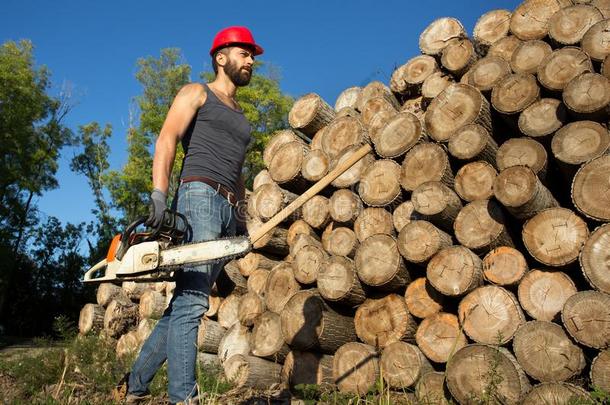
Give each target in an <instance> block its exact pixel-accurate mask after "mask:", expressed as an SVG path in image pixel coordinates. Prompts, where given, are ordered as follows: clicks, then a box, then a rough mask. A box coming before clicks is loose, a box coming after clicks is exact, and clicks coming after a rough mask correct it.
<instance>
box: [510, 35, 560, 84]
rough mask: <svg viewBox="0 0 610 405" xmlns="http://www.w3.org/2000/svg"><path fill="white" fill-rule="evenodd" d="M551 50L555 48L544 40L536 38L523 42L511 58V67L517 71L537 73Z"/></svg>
mask: <svg viewBox="0 0 610 405" xmlns="http://www.w3.org/2000/svg"><path fill="white" fill-rule="evenodd" d="M551 52H553V48H551V45H549V44H548V43H546V42H544V41H541V40H538V39H535V40H532V41H524V42H521V43H520V44H519V45H517V47H516V48H515V51H514V52H513V54H512V56H511V58H510V67H511V68H512V70H513V72H515V73H521V74H533V75H535V74H536V73H537V72H538V68H539V67H540V64H541V63H542V61H543V60H544V58H546V57H547V56H548V55H549V54H550V53H551Z"/></svg>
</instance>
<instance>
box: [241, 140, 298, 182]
mask: <svg viewBox="0 0 610 405" xmlns="http://www.w3.org/2000/svg"><path fill="white" fill-rule="evenodd" d="M289 142H300V143H303V140H302V139H301V138H300V137H299V136H298V135H297V134H296V133H295V132H294V131H292V130H290V129H283V130H280V131H276V132H274V133H273V136H272V137H271V139H270V140H269V142H268V143H267V145H266V146H265V150H264V151H263V162H264V163H265V166H266V167H269V165H270V164H271V159H273V157H274V156H275V154H276V153H277V151H278V150H279V149H280V148H281V147H282V145H285V144H287V143H289ZM267 174H269V173H268V172H267ZM265 178H266V176H265V174H263V175H262V178H261V179H259V180H258V182H259V183H260V182H263V183H267V182H268V181H269V180H270V179H271V176H269V178H267V179H265ZM258 185H260V184H258ZM253 189H254V190H256V189H257V187H253Z"/></svg>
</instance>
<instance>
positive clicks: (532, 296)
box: [518, 270, 577, 321]
mask: <svg viewBox="0 0 610 405" xmlns="http://www.w3.org/2000/svg"><path fill="white" fill-rule="evenodd" d="M576 292H577V290H576V286H575V285H574V282H573V281H572V279H570V277H568V276H567V275H566V274H565V273H562V272H556V271H543V270H532V271H530V272H529V273H527V274H526V275H525V276H524V277H523V279H522V280H521V282H520V283H519V289H518V296H519V302H520V303H521V307H522V308H523V309H524V310H525V312H527V313H528V315H529V316H531V317H532V318H534V319H537V320H539V321H553V320H555V319H556V317H557V315H558V314H559V312H561V309H562V308H563V306H564V304H565V302H566V301H567V300H568V298H570V297H571V296H572V295H574V294H576Z"/></svg>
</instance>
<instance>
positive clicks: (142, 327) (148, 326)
mask: <svg viewBox="0 0 610 405" xmlns="http://www.w3.org/2000/svg"><path fill="white" fill-rule="evenodd" d="M156 325H157V321H156V320H154V319H141V320H140V322H139V323H138V328H137V329H136V333H137V335H138V341H139V342H140V343H144V342H145V341H146V339H148V337H149V336H150V334H151V333H152V331H153V329H154V328H155V326H156Z"/></svg>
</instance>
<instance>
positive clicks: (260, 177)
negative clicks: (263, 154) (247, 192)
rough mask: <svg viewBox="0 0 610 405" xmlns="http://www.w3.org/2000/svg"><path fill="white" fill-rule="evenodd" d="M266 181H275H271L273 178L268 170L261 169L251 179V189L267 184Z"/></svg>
mask: <svg viewBox="0 0 610 405" xmlns="http://www.w3.org/2000/svg"><path fill="white" fill-rule="evenodd" d="M272 139H273V138H272ZM269 142H271V141H269ZM267 147H268V146H267ZM265 150H266V149H265ZM268 183H275V181H273V179H272V178H271V176H270V175H269V170H267V169H263V170H261V171H260V172H258V174H257V175H256V176H254V180H253V181H252V190H256V189H257V188H259V187H260V186H262V185H263V184H268Z"/></svg>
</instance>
